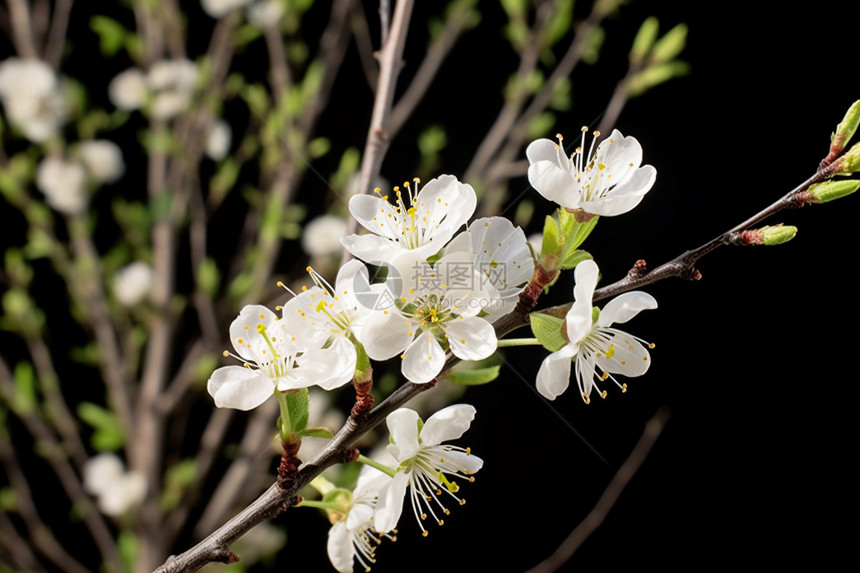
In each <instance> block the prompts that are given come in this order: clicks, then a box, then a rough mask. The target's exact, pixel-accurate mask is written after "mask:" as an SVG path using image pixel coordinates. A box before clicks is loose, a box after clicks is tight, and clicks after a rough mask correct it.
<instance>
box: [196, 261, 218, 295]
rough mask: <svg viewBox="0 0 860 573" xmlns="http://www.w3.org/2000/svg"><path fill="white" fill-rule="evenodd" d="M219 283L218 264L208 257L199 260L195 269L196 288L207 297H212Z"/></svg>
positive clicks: (216, 291)
mask: <svg viewBox="0 0 860 573" xmlns="http://www.w3.org/2000/svg"><path fill="white" fill-rule="evenodd" d="M220 284H221V272H220V271H219V270H218V265H217V264H215V261H214V260H213V259H211V258H209V257H206V258H205V259H203V261H201V262H200V267H199V268H198V269H197V288H198V289H200V292H202V293H204V294H206V296H208V297H209V298H214V296H215V295H216V294H217V293H218V287H219V285H220Z"/></svg>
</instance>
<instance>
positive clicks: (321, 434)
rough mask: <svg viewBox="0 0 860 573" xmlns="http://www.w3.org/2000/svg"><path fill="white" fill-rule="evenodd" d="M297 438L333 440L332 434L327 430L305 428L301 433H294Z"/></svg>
mask: <svg viewBox="0 0 860 573" xmlns="http://www.w3.org/2000/svg"><path fill="white" fill-rule="evenodd" d="M296 435H298V436H309V437H311V438H333V437H334V434H333V433H332V431H331V430H329V429H328V428H305V429H304V430H302V431H301V432H296Z"/></svg>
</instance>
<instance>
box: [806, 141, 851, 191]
mask: <svg viewBox="0 0 860 573" xmlns="http://www.w3.org/2000/svg"><path fill="white" fill-rule="evenodd" d="M854 147H857V146H856V145H855V146H854ZM857 189H860V181H857V180H854V179H849V180H844V181H825V182H824V183H816V184H815V185H810V186H809V189H807V190H806V192H805V193H804V194H803V199H804V201H809V202H810V203H827V202H829V201H833V200H835V199H841V198H842V197H845V196H847V195H851V194H852V193H854V192H855V191H857Z"/></svg>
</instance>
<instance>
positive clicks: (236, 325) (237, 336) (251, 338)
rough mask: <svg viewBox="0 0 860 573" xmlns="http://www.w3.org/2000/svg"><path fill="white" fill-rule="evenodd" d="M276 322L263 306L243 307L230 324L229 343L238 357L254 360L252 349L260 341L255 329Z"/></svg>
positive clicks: (269, 311) (276, 318)
mask: <svg viewBox="0 0 860 573" xmlns="http://www.w3.org/2000/svg"><path fill="white" fill-rule="evenodd" d="M277 320H278V317H277V315H275V313H274V312H272V311H271V310H269V309H268V308H266V307H265V306H263V305H259V304H249V305H245V306H244V307H243V308H242V310H241V311H239V315H238V316H237V317H236V318H235V319H233V322H232V323H231V324H230V342H232V343H233V348H235V349H236V352H238V353H239V356H241V357H242V358H244V359H246V360H255V359H256V357H257V356H256V354H255V353H254V352H253V348H252V347H253V345H254V344H255V343H257V341H258V340H261V339H260V337H259V335H258V331H257V327H258V326H260V325H262V326H264V327H266V328H268V327H269V326H270V325H272V324H274V323H275V322H276V321H277Z"/></svg>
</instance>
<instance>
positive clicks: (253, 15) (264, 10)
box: [248, 0, 284, 28]
mask: <svg viewBox="0 0 860 573" xmlns="http://www.w3.org/2000/svg"><path fill="white" fill-rule="evenodd" d="M283 15H284V4H283V3H282V2H279V1H278V0H261V1H260V2H254V3H253V4H251V5H250V6H248V21H249V22H250V23H251V24H253V25H255V26H256V27H258V28H267V27H269V26H276V25H277V24H278V22H279V21H280V20H281V17H282V16H283Z"/></svg>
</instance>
